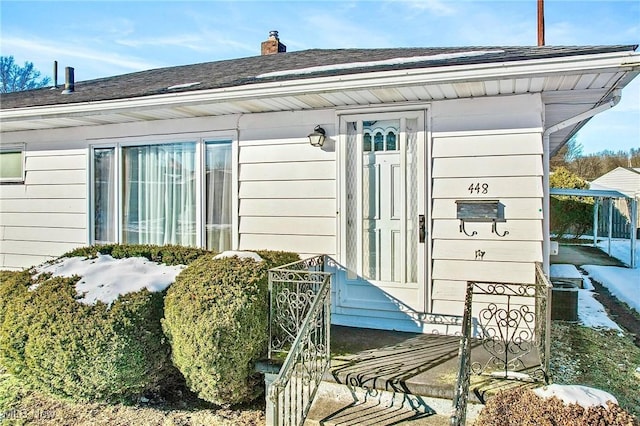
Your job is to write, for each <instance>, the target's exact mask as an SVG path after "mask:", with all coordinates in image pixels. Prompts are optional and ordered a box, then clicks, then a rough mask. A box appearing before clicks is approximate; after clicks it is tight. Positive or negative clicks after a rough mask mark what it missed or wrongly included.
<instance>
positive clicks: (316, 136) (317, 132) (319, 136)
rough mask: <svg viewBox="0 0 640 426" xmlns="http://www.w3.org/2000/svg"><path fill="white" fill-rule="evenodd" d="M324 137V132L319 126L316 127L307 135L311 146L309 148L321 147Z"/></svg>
mask: <svg viewBox="0 0 640 426" xmlns="http://www.w3.org/2000/svg"><path fill="white" fill-rule="evenodd" d="M325 135H326V132H325V131H324V129H323V128H322V127H320V126H316V127H315V128H314V129H313V132H311V133H309V135H308V136H307V137H308V138H309V143H310V144H311V146H318V147H321V146H322V145H324V140H325V139H326V136H325Z"/></svg>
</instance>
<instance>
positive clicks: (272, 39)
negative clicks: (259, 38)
mask: <svg viewBox="0 0 640 426" xmlns="http://www.w3.org/2000/svg"><path fill="white" fill-rule="evenodd" d="M260 47H261V49H260V54H261V55H273V54H275V53H284V52H286V51H287V46H285V45H284V44H282V43H280V39H279V38H278V32H277V31H275V30H273V31H269V39H268V40H267V41H263V42H262V45H261V46H260Z"/></svg>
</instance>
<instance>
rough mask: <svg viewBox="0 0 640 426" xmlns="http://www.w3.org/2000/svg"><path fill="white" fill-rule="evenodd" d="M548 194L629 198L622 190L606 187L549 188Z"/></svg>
mask: <svg viewBox="0 0 640 426" xmlns="http://www.w3.org/2000/svg"><path fill="white" fill-rule="evenodd" d="M549 194H551V195H570V196H574V197H600V198H631V197H629V196H627V195H625V194H623V193H622V192H618V191H614V190H607V189H571V188H550V189H549Z"/></svg>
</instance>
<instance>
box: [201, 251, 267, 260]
mask: <svg viewBox="0 0 640 426" xmlns="http://www.w3.org/2000/svg"><path fill="white" fill-rule="evenodd" d="M225 257H239V258H240V259H253V260H255V261H256V262H262V261H263V260H264V259H262V258H261V257H260V255H259V254H258V253H255V252H252V251H235V250H227V251H223V252H222V253H220V254H217V255H215V256H214V257H213V258H214V259H224V258H225Z"/></svg>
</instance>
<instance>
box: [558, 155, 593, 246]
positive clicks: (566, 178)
mask: <svg viewBox="0 0 640 426" xmlns="http://www.w3.org/2000/svg"><path fill="white" fill-rule="evenodd" d="M549 186H550V187H551V188H569V189H588V188H589V184H588V183H587V182H586V181H585V180H584V179H582V178H580V177H579V176H578V175H576V174H575V173H572V172H570V171H569V170H567V169H565V168H564V167H558V168H556V169H555V170H554V171H553V173H552V174H551V176H550V177H549ZM549 217H550V228H551V232H552V233H554V234H556V235H557V237H558V238H563V237H564V236H565V235H568V234H573V236H574V238H579V237H580V236H582V235H583V234H584V233H585V232H587V231H588V230H589V229H591V228H592V226H593V198H590V197H569V196H553V197H551V199H550V214H549Z"/></svg>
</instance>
